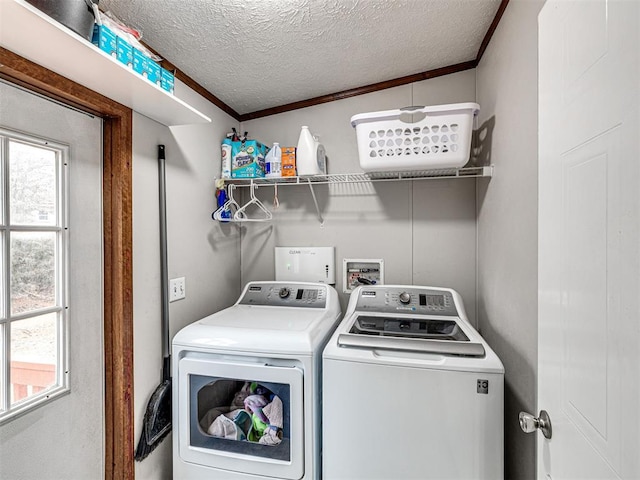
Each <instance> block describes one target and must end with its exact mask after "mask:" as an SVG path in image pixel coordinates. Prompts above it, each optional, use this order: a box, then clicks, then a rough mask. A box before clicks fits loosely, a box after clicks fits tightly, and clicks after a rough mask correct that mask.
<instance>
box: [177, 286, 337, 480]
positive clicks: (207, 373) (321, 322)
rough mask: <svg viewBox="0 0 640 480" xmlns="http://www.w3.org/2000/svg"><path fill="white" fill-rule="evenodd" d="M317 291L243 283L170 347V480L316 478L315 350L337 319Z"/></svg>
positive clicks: (327, 295) (332, 298)
mask: <svg viewBox="0 0 640 480" xmlns="http://www.w3.org/2000/svg"><path fill="white" fill-rule="evenodd" d="M340 315H341V312H340V306H339V303H338V298H337V294H336V291H335V290H334V289H333V288H332V287H330V286H328V285H325V284H319V283H317V284H316V283H303V282H297V283H296V282H250V283H248V284H247V285H246V286H245V288H244V291H243V292H242V295H241V296H240V299H239V300H238V301H237V302H236V304H235V305H233V306H232V307H229V308H227V309H225V310H222V311H220V312H218V313H215V314H213V315H210V316H208V317H206V318H204V319H202V320H200V321H197V322H195V323H193V324H191V325H188V326H187V327H185V328H183V329H182V330H181V331H180V332H178V334H177V335H176V336H175V337H174V339H173V348H172V372H173V428H174V434H173V442H174V443H173V447H174V448H173V452H174V454H173V473H174V478H176V479H192V478H193V479H204V478H207V479H216V478H217V479H249V478H250V479H253V480H258V479H266V478H270V479H273V478H278V479H295V480H298V479H319V478H320V447H321V442H320V432H321V427H320V413H321V412H320V402H321V374H320V368H321V364H322V349H323V348H324V346H325V345H326V342H327V340H328V338H329V337H330V335H331V333H332V332H333V330H334V329H335V327H336V325H337V323H338V320H339V318H340Z"/></svg>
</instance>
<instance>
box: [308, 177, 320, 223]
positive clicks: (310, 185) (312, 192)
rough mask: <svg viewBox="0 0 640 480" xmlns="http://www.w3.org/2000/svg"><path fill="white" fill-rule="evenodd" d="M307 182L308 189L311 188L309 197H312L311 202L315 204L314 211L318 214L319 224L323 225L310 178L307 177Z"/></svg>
mask: <svg viewBox="0 0 640 480" xmlns="http://www.w3.org/2000/svg"><path fill="white" fill-rule="evenodd" d="M307 182H308V183H309V190H311V198H313V203H314V205H315V206H316V212H317V214H318V220H319V221H320V226H323V225H324V218H322V213H320V207H319V206H318V199H317V198H316V192H315V191H314V190H313V184H312V183H311V179H307Z"/></svg>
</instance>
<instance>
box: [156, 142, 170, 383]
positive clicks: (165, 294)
mask: <svg viewBox="0 0 640 480" xmlns="http://www.w3.org/2000/svg"><path fill="white" fill-rule="evenodd" d="M164 164H165V154H164V145H158V181H159V186H160V188H159V194H160V205H159V207H160V208H159V211H160V282H161V297H162V298H161V299H162V337H163V338H162V355H163V357H164V362H163V365H162V378H163V380H168V379H169V378H170V377H171V375H170V357H169V349H170V348H169V343H170V342H169V273H168V267H167V185H166V179H165V167H164Z"/></svg>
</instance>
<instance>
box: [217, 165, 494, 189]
mask: <svg viewBox="0 0 640 480" xmlns="http://www.w3.org/2000/svg"><path fill="white" fill-rule="evenodd" d="M492 175H493V165H491V166H487V167H466V168H444V169H438V170H414V171H406V172H370V173H364V172H363V173H332V174H327V175H312V176H305V177H279V178H225V179H224V181H225V182H228V183H233V184H235V185H237V186H239V187H246V186H249V185H251V184H253V185H309V184H310V183H311V184H313V185H326V184H337V183H365V182H393V181H399V180H433V179H437V178H478V177H491V176H492Z"/></svg>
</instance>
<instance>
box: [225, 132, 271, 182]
mask: <svg viewBox="0 0 640 480" xmlns="http://www.w3.org/2000/svg"><path fill="white" fill-rule="evenodd" d="M266 153H267V147H266V146H265V145H263V144H262V143H260V142H258V141H256V140H245V141H244V142H231V178H262V177H264V157H265V155H266Z"/></svg>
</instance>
